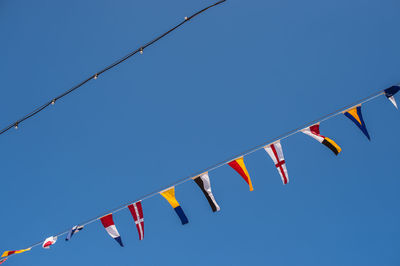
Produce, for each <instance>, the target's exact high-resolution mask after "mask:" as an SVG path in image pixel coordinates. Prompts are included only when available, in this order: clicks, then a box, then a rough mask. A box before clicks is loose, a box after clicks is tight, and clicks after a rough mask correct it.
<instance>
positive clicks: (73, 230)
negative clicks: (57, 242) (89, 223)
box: [65, 225, 83, 241]
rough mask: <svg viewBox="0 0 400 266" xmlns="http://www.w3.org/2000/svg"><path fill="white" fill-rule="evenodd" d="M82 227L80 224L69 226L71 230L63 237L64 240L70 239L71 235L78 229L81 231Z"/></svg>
mask: <svg viewBox="0 0 400 266" xmlns="http://www.w3.org/2000/svg"><path fill="white" fill-rule="evenodd" d="M82 229H83V226H82V225H75V226H74V227H72V228H71V230H69V232H68V235H67V238H65V241H68V240H70V239H71V237H72V236H73V235H74V234H76V233H78V232H79V231H81V230H82Z"/></svg>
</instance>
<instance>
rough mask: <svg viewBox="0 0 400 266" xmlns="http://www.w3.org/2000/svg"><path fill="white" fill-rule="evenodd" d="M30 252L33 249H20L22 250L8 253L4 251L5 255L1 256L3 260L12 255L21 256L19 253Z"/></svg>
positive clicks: (8, 251)
mask: <svg viewBox="0 0 400 266" xmlns="http://www.w3.org/2000/svg"><path fill="white" fill-rule="evenodd" d="M28 250H31V249H30V248H27V249H20V250H7V251H4V253H3V255H1V257H2V258H4V257H8V256H10V255H12V254H19V253H22V252H25V251H28Z"/></svg>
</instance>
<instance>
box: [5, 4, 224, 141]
mask: <svg viewBox="0 0 400 266" xmlns="http://www.w3.org/2000/svg"><path fill="white" fill-rule="evenodd" d="M225 1H226V0H221V1H218V2H216V3H214V4H212V5H210V6H208V7H206V8H203V9H202V10H200V11H198V12H196V13H194V14H193V15H191V16H190V17H185V18H184V20H183V21H182V22H180V23H179V24H177V25H176V26H175V27H173V28H171V29H170V30H168V31H166V32H164V33H163V34H161V35H160V36H158V37H156V38H154V39H153V40H151V41H149V42H147V43H146V44H144V45H143V46H141V47H139V48H137V49H136V50H134V51H132V52H130V53H129V54H127V55H125V56H124V57H122V58H120V59H118V60H117V61H115V62H114V63H112V64H111V65H109V66H107V67H105V68H103V69H102V70H100V71H99V72H97V73H95V74H93V75H91V76H90V77H88V78H87V79H85V80H84V81H82V82H81V83H79V84H77V85H75V86H74V87H72V88H71V89H69V90H67V91H65V92H63V93H62V94H60V95H58V96H57V97H54V98H52V99H51V100H50V101H48V102H46V103H45V104H42V105H41V106H39V107H37V108H36V109H34V110H33V111H32V112H30V113H28V114H26V115H25V116H23V117H22V118H20V119H18V120H17V121H15V122H13V123H11V124H9V125H8V126H7V127H5V128H3V129H2V130H0V135H1V134H4V133H5V132H7V131H8V130H10V129H11V128H13V127H14V128H15V129H18V126H19V125H20V124H21V123H22V122H24V121H25V120H27V119H29V118H31V117H33V116H35V115H37V114H38V113H40V112H41V111H43V110H44V109H46V108H47V107H49V106H50V105H54V104H55V103H56V101H58V100H59V99H61V98H63V97H65V96H67V95H68V94H70V93H71V92H73V91H75V90H77V89H79V88H80V87H82V86H83V85H85V84H86V83H88V82H89V81H90V80H93V79H97V78H98V77H99V76H100V75H102V74H103V73H105V72H106V71H108V70H110V69H112V68H114V67H116V66H117V65H119V64H121V63H122V62H124V61H126V60H128V59H129V58H131V57H132V56H134V55H135V54H137V53H140V54H143V50H144V49H146V48H147V47H149V46H151V45H153V44H154V43H156V42H158V41H159V40H161V39H162V38H164V37H165V36H167V35H168V34H170V33H171V32H173V31H175V30H176V29H178V28H180V27H181V26H182V25H183V24H185V23H186V22H188V21H190V20H191V19H192V18H194V17H196V16H198V15H200V14H201V13H203V12H205V11H207V10H208V9H210V8H212V7H214V6H217V5H219V4H222V3H223V2H225Z"/></svg>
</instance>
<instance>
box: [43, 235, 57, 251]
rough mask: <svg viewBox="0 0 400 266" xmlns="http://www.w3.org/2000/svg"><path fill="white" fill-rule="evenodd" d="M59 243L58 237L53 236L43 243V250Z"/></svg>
mask: <svg viewBox="0 0 400 266" xmlns="http://www.w3.org/2000/svg"><path fill="white" fill-rule="evenodd" d="M56 241H57V237H56V236H51V237H48V238H46V240H45V241H44V242H43V244H42V247H43V248H46V249H48V248H50V246H51V245H53V244H54V243H56Z"/></svg>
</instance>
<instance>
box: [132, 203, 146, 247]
mask: <svg viewBox="0 0 400 266" xmlns="http://www.w3.org/2000/svg"><path fill="white" fill-rule="evenodd" d="M128 209H129V211H130V212H131V214H132V217H133V220H134V221H135V224H136V228H137V230H138V234H139V240H143V237H144V218H143V208H142V202H141V201H138V202H135V203H133V204H130V205H129V206H128Z"/></svg>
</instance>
